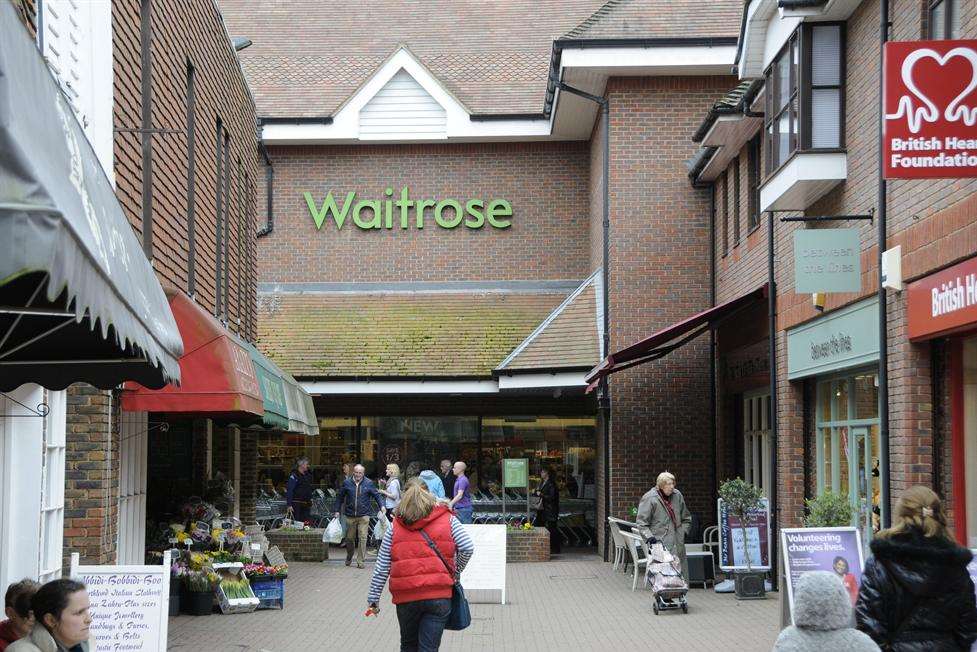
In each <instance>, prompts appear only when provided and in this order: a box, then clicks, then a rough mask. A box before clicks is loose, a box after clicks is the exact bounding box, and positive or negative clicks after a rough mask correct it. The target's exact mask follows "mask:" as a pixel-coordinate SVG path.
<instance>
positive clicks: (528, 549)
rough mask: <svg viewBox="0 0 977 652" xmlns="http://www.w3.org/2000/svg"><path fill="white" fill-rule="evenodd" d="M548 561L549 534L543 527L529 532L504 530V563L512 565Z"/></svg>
mask: <svg viewBox="0 0 977 652" xmlns="http://www.w3.org/2000/svg"><path fill="white" fill-rule="evenodd" d="M549 560H550V532H549V530H547V529H546V528H544V527H534V528H533V529H531V530H515V529H506V533H505V561H506V563H507V564H513V563H518V562H526V561H549Z"/></svg>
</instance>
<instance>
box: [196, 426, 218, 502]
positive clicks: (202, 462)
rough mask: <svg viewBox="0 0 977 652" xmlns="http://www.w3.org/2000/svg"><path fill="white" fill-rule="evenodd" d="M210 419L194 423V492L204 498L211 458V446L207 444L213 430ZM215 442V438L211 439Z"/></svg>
mask: <svg viewBox="0 0 977 652" xmlns="http://www.w3.org/2000/svg"><path fill="white" fill-rule="evenodd" d="M211 427H212V425H211V421H210V419H194V421H193V473H192V479H193V491H194V493H196V494H197V495H198V496H202V495H203V493H204V488H205V486H206V484H207V480H208V476H207V465H208V461H209V460H210V457H211V450H210V446H212V445H213V444H212V443H211V444H210V446H209V445H208V442H207V433H208V432H210V431H211V430H210V429H211ZM211 440H213V437H211Z"/></svg>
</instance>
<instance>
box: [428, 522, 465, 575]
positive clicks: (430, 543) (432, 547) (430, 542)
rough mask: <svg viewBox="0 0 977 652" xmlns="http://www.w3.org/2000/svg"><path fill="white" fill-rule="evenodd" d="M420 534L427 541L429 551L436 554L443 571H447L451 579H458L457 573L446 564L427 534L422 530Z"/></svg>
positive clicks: (445, 560) (446, 561)
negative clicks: (442, 565)
mask: <svg viewBox="0 0 977 652" xmlns="http://www.w3.org/2000/svg"><path fill="white" fill-rule="evenodd" d="M420 533H421V536H422V537H424V540H425V541H427V545H428V546H430V547H431V550H433V551H434V554H436V555H437V556H438V559H440V560H441V563H442V564H444V567H445V569H447V571H448V573H449V574H450V575H451V577H452V579H456V578H457V577H458V573H457V571H456V570H455V569H454V568H452V567H451V565H450V564H448V560H447V559H445V558H444V555H442V554H441V551H440V550H438V546H437V544H436V543H434V540H433V539H431V537H430V536H428V533H427V532H425V531H424V530H420Z"/></svg>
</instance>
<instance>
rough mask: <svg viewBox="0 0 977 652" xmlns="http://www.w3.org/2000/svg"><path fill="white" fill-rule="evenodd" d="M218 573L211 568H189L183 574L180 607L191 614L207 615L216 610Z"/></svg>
mask: <svg viewBox="0 0 977 652" xmlns="http://www.w3.org/2000/svg"><path fill="white" fill-rule="evenodd" d="M217 579H218V578H217V575H216V574H215V573H214V572H213V571H212V570H210V569H201V570H191V569H187V571H186V573H185V574H184V575H183V595H181V596H180V607H181V608H182V609H183V613H186V614H190V615H191V616H207V615H210V614H211V613H212V612H213V610H214V586H215V585H216V584H217Z"/></svg>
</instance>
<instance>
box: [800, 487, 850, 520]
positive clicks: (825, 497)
mask: <svg viewBox="0 0 977 652" xmlns="http://www.w3.org/2000/svg"><path fill="white" fill-rule="evenodd" d="M804 504H805V505H806V506H807V517H806V518H805V519H804V527H846V526H849V525H851V522H852V517H853V516H854V512H853V511H852V507H851V503H850V502H849V501H848V496H846V495H844V494H838V493H835V492H833V491H825V492H824V493H823V494H821V495H820V496H817V497H815V498H811V499H809V500H805V501H804Z"/></svg>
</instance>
